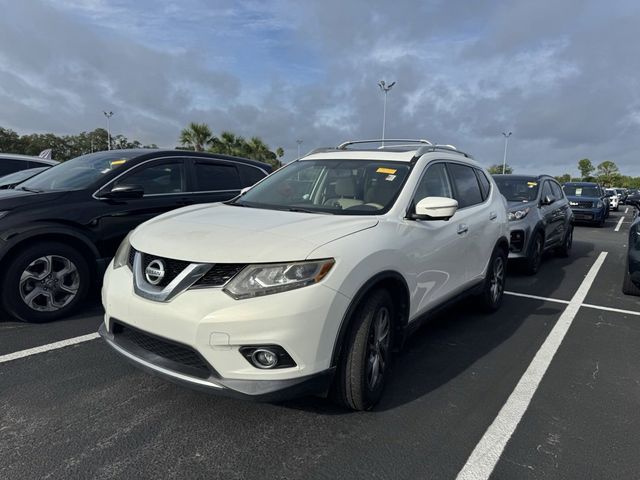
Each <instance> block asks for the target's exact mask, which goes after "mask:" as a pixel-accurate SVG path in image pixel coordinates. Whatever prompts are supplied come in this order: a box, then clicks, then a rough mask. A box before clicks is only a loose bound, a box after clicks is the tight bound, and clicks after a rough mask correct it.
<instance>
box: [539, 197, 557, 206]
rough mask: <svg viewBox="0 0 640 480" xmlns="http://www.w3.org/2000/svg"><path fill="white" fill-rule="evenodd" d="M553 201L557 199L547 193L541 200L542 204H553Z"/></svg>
mask: <svg viewBox="0 0 640 480" xmlns="http://www.w3.org/2000/svg"><path fill="white" fill-rule="evenodd" d="M553 202H555V200H554V199H553V198H552V197H551V196H549V195H545V196H544V197H543V198H542V200H540V205H543V206H544V205H551V204H552V203H553Z"/></svg>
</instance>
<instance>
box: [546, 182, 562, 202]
mask: <svg viewBox="0 0 640 480" xmlns="http://www.w3.org/2000/svg"><path fill="white" fill-rule="evenodd" d="M549 183H550V184H551V191H552V192H553V196H554V197H555V198H556V200H561V199H562V198H563V197H564V195H563V194H562V189H561V188H560V185H558V184H557V183H556V182H551V181H550V182H549Z"/></svg>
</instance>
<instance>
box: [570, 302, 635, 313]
mask: <svg viewBox="0 0 640 480" xmlns="http://www.w3.org/2000/svg"><path fill="white" fill-rule="evenodd" d="M582 306H583V307H587V308H593V309H596V310H606V311H607V312H616V313H624V314H627V315H638V316H640V312H634V311H633V310H623V309H621V308H613V307H602V306H600V305H593V304H591V303H583V304H582Z"/></svg>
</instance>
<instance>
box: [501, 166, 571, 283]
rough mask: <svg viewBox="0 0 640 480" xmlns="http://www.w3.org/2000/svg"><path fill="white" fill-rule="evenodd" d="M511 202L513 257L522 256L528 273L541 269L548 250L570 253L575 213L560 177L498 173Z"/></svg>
mask: <svg viewBox="0 0 640 480" xmlns="http://www.w3.org/2000/svg"><path fill="white" fill-rule="evenodd" d="M493 178H494V180H495V181H496V184H497V185H498V188H499V189H500V193H502V195H504V197H505V198H506V199H507V202H508V205H509V212H508V213H509V230H510V235H511V241H510V246H509V259H518V260H519V261H521V262H522V263H523V264H524V267H525V270H526V271H527V273H529V274H531V275H533V274H535V273H537V272H538V269H539V268H540V263H541V262H542V255H543V253H544V252H545V251H548V250H555V251H556V252H557V253H559V254H560V255H561V256H569V253H570V251H571V245H572V243H573V213H572V211H571V208H570V207H569V201H568V200H567V197H566V196H565V195H564V192H563V191H562V188H560V185H559V184H558V182H556V180H555V179H554V178H553V177H551V176H549V175H537V176H533V175H531V176H530V175H494V176H493Z"/></svg>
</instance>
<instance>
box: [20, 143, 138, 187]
mask: <svg viewBox="0 0 640 480" xmlns="http://www.w3.org/2000/svg"><path fill="white" fill-rule="evenodd" d="M136 155H139V154H138V153H135V152H123V151H118V150H111V151H108V152H96V153H89V154H87V155H82V156H81V157H76V158H72V159H71V160H67V161H66V162H62V163H60V164H58V165H56V166H54V167H51V168H49V169H48V170H45V171H44V172H42V173H40V174H38V175H36V176H35V177H33V178H30V179H29V180H26V181H25V182H22V183H21V184H20V185H18V187H17V188H24V189H25V190H36V191H38V190H43V191H48V190H79V189H82V188H88V187H89V186H90V185H92V184H93V183H94V182H96V181H97V180H98V179H99V178H101V177H102V176H103V175H105V174H107V173H109V172H112V171H113V170H114V169H116V168H118V167H119V166H121V165H123V164H124V163H126V162H127V160H129V159H131V158H132V157H134V156H136Z"/></svg>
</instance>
